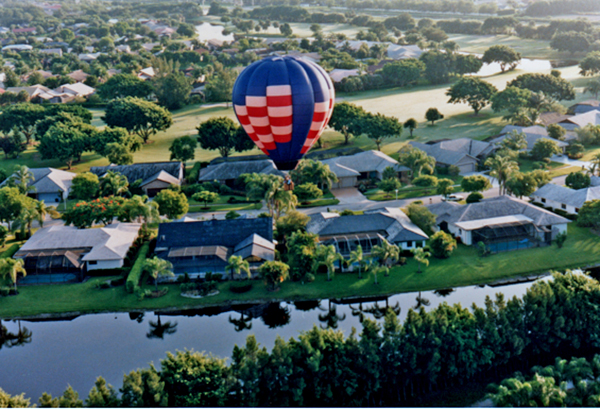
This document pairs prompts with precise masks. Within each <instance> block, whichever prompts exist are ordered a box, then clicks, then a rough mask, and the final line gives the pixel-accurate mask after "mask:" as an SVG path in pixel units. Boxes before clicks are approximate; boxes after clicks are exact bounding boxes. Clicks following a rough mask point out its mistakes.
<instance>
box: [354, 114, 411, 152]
mask: <svg viewBox="0 0 600 409" xmlns="http://www.w3.org/2000/svg"><path fill="white" fill-rule="evenodd" d="M362 128H363V133H365V134H367V136H368V137H369V139H372V140H373V141H374V142H375V144H376V145H377V150H379V151H380V150H381V144H382V143H383V140H384V139H386V138H400V136H402V124H401V123H400V122H398V119H397V118H395V117H388V116H385V115H383V114H381V113H378V114H375V115H373V114H371V113H367V115H366V116H365V117H364V118H363V119H362Z"/></svg>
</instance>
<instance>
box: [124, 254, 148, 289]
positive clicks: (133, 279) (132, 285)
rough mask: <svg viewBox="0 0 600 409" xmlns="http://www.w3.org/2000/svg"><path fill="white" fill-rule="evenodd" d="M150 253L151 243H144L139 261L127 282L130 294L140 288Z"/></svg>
mask: <svg viewBox="0 0 600 409" xmlns="http://www.w3.org/2000/svg"><path fill="white" fill-rule="evenodd" d="M149 251H150V243H144V245H142V247H141V248H140V251H139V253H138V256H137V259H136V260H135V263H134V264H133V267H131V271H130V272H129V275H128V276H127V281H126V282H125V288H126V289H127V292H128V293H134V292H135V291H136V290H137V289H138V288H140V280H141V279H142V274H143V273H144V261H146V256H147V255H148V252H149Z"/></svg>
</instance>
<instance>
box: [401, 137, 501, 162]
mask: <svg viewBox="0 0 600 409" xmlns="http://www.w3.org/2000/svg"><path fill="white" fill-rule="evenodd" d="M410 144H411V145H412V146H414V147H415V148H418V149H421V150H422V151H423V152H425V153H426V154H428V155H429V156H433V157H434V158H435V160H436V162H439V163H443V164H445V165H454V164H456V163H459V162H460V161H461V160H463V158H465V157H467V158H472V160H475V161H477V156H479V155H486V154H487V153H490V152H491V145H490V144H489V143H488V142H482V141H476V140H474V139H470V138H459V139H452V140H447V141H441V142H438V143H435V144H431V145H430V144H424V143H420V142H410Z"/></svg>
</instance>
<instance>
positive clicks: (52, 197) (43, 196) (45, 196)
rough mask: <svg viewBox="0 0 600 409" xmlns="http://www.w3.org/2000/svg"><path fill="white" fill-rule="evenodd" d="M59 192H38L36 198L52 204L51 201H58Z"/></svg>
mask: <svg viewBox="0 0 600 409" xmlns="http://www.w3.org/2000/svg"><path fill="white" fill-rule="evenodd" d="M60 196H61V195H60V194H59V193H58V192H57V193H38V194H37V199H38V200H39V201H41V202H44V203H46V204H49V205H52V204H53V203H58V202H60Z"/></svg>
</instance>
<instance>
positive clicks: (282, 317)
mask: <svg viewBox="0 0 600 409" xmlns="http://www.w3.org/2000/svg"><path fill="white" fill-rule="evenodd" d="M260 319H261V320H262V322H263V323H264V324H265V325H266V326H267V327H269V328H271V329H273V328H277V327H284V326H286V325H287V324H289V323H290V321H291V319H292V314H291V312H290V309H289V308H288V307H284V306H282V305H281V304H280V303H278V302H274V303H271V304H268V305H267V307H266V308H265V309H264V311H263V313H262V315H261V317H260Z"/></svg>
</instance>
